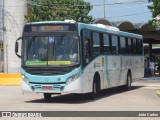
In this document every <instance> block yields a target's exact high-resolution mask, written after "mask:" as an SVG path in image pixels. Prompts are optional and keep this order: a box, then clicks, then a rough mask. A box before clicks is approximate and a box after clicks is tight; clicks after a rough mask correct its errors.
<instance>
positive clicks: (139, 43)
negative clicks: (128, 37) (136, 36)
mask: <svg viewBox="0 0 160 120" xmlns="http://www.w3.org/2000/svg"><path fill="white" fill-rule="evenodd" d="M137 54H142V40H137Z"/></svg>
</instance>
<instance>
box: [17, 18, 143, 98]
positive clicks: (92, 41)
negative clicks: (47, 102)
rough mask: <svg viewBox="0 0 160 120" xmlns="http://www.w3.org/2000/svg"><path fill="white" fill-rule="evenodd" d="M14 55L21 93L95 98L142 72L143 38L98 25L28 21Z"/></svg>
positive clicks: (124, 83) (129, 84) (46, 96)
mask: <svg viewBox="0 0 160 120" xmlns="http://www.w3.org/2000/svg"><path fill="white" fill-rule="evenodd" d="M20 42H21V45H20ZM20 46H21V47H20ZM20 48H21V49H20ZM15 53H16V55H17V56H18V57H19V58H21V75H22V84H21V85H22V91H23V92H36V93H43V95H44V99H51V95H52V94H67V93H68V94H69V93H77V94H87V95H88V97H89V98H92V99H94V98H95V97H96V96H97V95H98V93H99V92H100V90H104V89H108V88H112V87H118V86H124V87H125V88H127V89H130V88H131V83H132V82H134V81H135V80H138V79H139V78H142V77H143V76H144V57H143V56H144V55H143V38H142V36H141V35H137V34H132V33H127V32H122V31H120V30H119V29H118V28H116V27H111V26H106V25H102V24H85V23H78V22H75V21H72V20H65V21H45V22H33V23H28V24H26V25H24V28H23V34H22V37H20V38H18V39H17V40H16V42H15Z"/></svg>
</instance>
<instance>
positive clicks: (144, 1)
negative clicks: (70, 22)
mask: <svg viewBox="0 0 160 120" xmlns="http://www.w3.org/2000/svg"><path fill="white" fill-rule="evenodd" d="M20 2H23V3H24V4H28V5H36V6H43V7H48V6H44V5H43V4H39V3H36V2H34V1H31V0H29V1H28V2H26V1H21V0H20ZM86 3H87V2H86ZM146 3H148V2H147V1H146V0H143V1H130V2H117V3H108V4H93V5H91V6H93V7H94V6H104V5H107V6H112V5H128V4H146ZM61 5H64V6H70V7H73V6H76V7H83V6H85V5H86V4H84V5H77V4H57V3H53V6H50V7H49V8H53V7H54V6H61ZM0 6H1V5H0ZM6 7H25V5H24V6H19V5H17V6H6Z"/></svg>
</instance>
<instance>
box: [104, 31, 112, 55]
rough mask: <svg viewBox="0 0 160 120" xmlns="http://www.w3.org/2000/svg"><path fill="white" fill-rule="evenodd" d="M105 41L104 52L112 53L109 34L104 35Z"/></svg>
mask: <svg viewBox="0 0 160 120" xmlns="http://www.w3.org/2000/svg"><path fill="white" fill-rule="evenodd" d="M103 42H104V53H110V42H109V35H108V34H104V35H103Z"/></svg>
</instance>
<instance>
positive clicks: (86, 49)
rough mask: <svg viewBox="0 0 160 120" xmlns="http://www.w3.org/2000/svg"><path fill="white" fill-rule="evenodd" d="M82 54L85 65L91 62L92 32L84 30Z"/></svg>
mask: <svg viewBox="0 0 160 120" xmlns="http://www.w3.org/2000/svg"><path fill="white" fill-rule="evenodd" d="M81 33H82V41H83V42H82V46H83V49H82V53H83V61H84V63H88V62H89V58H90V57H91V54H90V41H91V32H90V30H87V29H83V30H82V32H81Z"/></svg>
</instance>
